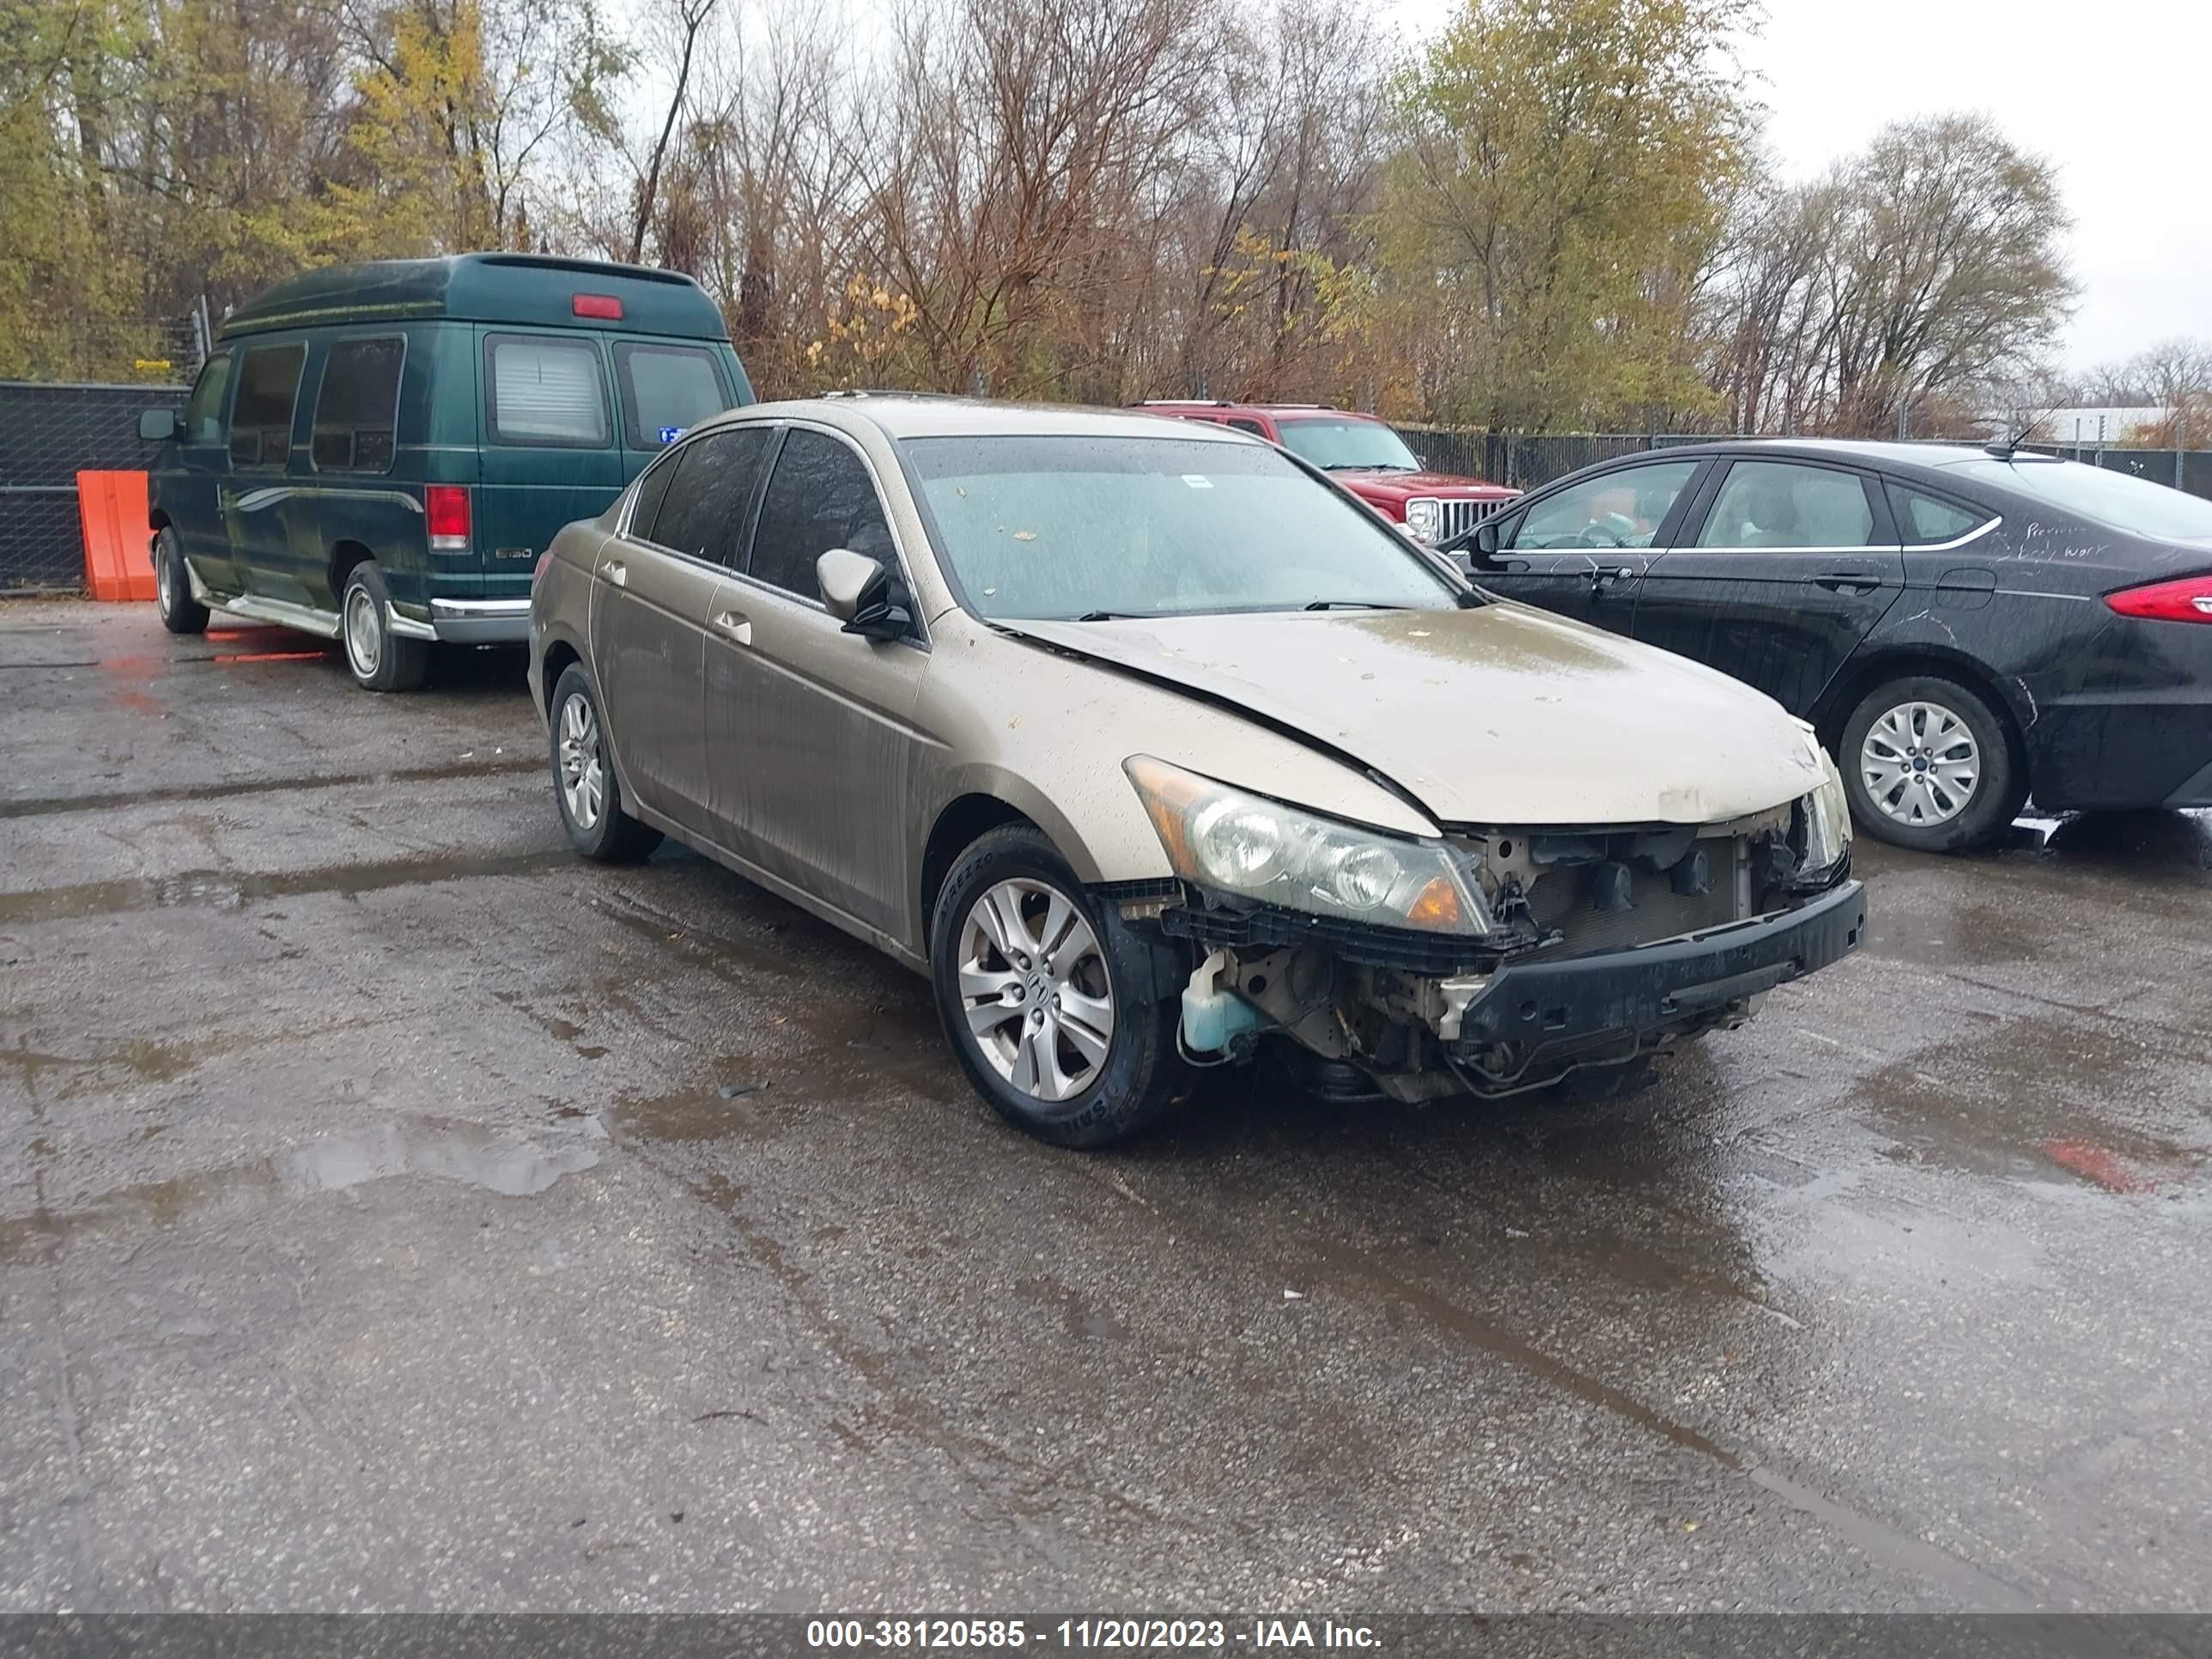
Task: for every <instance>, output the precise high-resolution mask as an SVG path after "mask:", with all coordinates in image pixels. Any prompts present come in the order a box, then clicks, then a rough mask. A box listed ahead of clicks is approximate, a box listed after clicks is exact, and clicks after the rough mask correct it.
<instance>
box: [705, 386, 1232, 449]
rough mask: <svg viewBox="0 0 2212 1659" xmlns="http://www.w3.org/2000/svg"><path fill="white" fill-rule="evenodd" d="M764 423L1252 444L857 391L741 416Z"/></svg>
mask: <svg viewBox="0 0 2212 1659" xmlns="http://www.w3.org/2000/svg"><path fill="white" fill-rule="evenodd" d="M743 413H744V416H746V417H747V418H749V419H753V420H758V419H761V418H763V417H767V418H770V419H775V418H781V419H786V420H792V419H800V418H805V419H810V420H817V421H826V422H829V423H830V424H831V425H833V426H843V425H848V424H852V423H854V422H857V421H866V422H871V423H872V424H873V425H874V426H876V427H877V428H878V429H880V430H881V431H883V432H884V434H886V435H888V436H890V437H893V438H957V437H986V436H991V437H1004V436H1009V435H1019V436H1024V437H1030V436H1058V437H1073V438H1177V439H1182V440H1185V441H1194V442H1199V443H1231V444H1249V443H1255V442H1257V440H1256V439H1253V438H1249V437H1247V436H1245V435H1243V433H1240V432H1232V431H1231V430H1229V429H1228V428H1225V427H1212V426H1203V425H1197V424H1194V423H1193V422H1188V421H1178V420H1176V419H1174V418H1172V417H1171V416H1163V415H1148V414H1144V413H1140V412H1138V411H1135V410H1127V411H1124V410H1112V409H1082V408H1078V407H1075V406H1073V405H1071V404H1017V403H996V402H992V401H989V400H987V399H984V398H947V397H939V396H934V395H932V394H927V393H902V392H860V393H854V394H849V395H843V396H832V397H826V398H793V399H792V400H790V401H789V402H786V403H775V404H753V405H751V406H750V407H749V408H747V409H745V410H744V411H743Z"/></svg>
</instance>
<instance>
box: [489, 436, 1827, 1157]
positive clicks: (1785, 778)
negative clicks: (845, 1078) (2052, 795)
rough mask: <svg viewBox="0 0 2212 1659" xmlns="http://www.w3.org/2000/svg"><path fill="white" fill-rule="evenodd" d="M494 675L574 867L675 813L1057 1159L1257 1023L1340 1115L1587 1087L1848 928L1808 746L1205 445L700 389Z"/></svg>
mask: <svg viewBox="0 0 2212 1659" xmlns="http://www.w3.org/2000/svg"><path fill="white" fill-rule="evenodd" d="M530 678H531V686H532V691H533V692H534V693H535V695H536V696H537V698H538V706H539V708H540V709H541V710H542V711H543V712H544V716H545V718H546V720H547V724H548V726H549V729H550V740H551V741H550V748H551V761H552V769H553V775H554V783H555V791H554V793H555V797H556V802H557V805H558V807H559V811H560V813H561V817H562V823H563V824H564V825H565V826H566V828H567V830H568V836H569V838H570V840H571V841H572V842H574V845H575V847H576V848H577V850H578V851H580V853H582V854H584V855H585V856H586V857H588V858H592V859H598V860H607V861H615V860H625V859H636V858H640V857H642V856H644V855H645V854H647V853H648V852H650V851H651V850H652V848H653V847H654V846H655V845H656V844H658V843H659V841H660V840H661V838H662V837H663V836H676V837H677V838H678V839H679V840H682V841H684V842H688V843H690V845H691V846H693V847H695V848H698V849H699V850H700V851H701V852H702V853H705V854H708V856H710V857H712V858H714V859H715V860H718V861H720V863H722V864H725V865H726V866H729V868H731V869H732V870H734V871H736V872H738V874H740V875H742V876H744V878H747V879H748V880H750V881H753V882H757V883H758V884H760V885H761V886H763V887H764V888H766V889H768V890H769V891H771V892H773V893H776V894H778V895H780V896H782V897H784V898H786V899H788V900H789V901H790V902H793V903H794V904H796V905H799V906H800V907H801V908H805V909H806V910H810V911H811V912H813V913H814V914H815V915H818V916H820V917H822V918H823V919H824V920H825V921H829V922H830V923H832V924H834V925H835V926H836V927H842V928H843V929H845V930H846V931H847V932H848V933H852V934H854V935H856V936H857V937H859V938H860V939H866V940H867V941H868V942H869V943H870V944H872V945H876V946H878V948H880V949H881V950H884V951H887V952H889V953H890V955H892V956H893V957H896V958H898V959H899V960H900V961H901V962H903V963H907V964H908V966H910V967H913V968H915V969H919V970H921V972H923V973H925V974H927V975H928V977H929V979H930V981H931V983H932V984H933V986H934V987H935V989H936V996H937V1004H938V1008H939V1013H940V1014H941V1016H942V1018H943V1020H944V1024H945V1032H946V1035H947V1036H948V1037H949V1039H950V1040H951V1044H952V1048H953V1050H954V1052H955V1053H956V1054H957V1055H958V1056H959V1059H960V1063H961V1065H962V1066H963V1067H964V1068H965V1070H966V1071H967V1073H968V1075H969V1078H970V1079H973V1080H974V1083H975V1087H976V1088H977V1089H978V1090H979V1091H981V1093H982V1094H983V1096H984V1097H986V1098H987V1099H988V1100H989V1101H990V1103H992V1104H993V1105H994V1106H995V1107H996V1108H997V1109H999V1110H1000V1112H1001V1113H1003V1114H1004V1115H1006V1117H1007V1118H1008V1119H1009V1120H1011V1121H1012V1122H1014V1123H1016V1124H1018V1125H1019V1126H1020V1127H1023V1128H1024V1129H1027V1130H1029V1131H1030V1132H1031V1133H1036V1134H1038V1135H1041V1136H1042V1137H1044V1138H1046V1139H1049V1140H1053V1141H1056V1142H1059V1143H1060V1144H1062V1145H1065V1146H1100V1145H1103V1144H1104V1143H1106V1142H1108V1141H1111V1140H1113V1139H1116V1138H1118V1137H1121V1136H1123V1135H1127V1134H1128V1133H1132V1132H1133V1131H1135V1130H1137V1129H1139V1128H1141V1127H1144V1126H1145V1125H1146V1124H1147V1123H1149V1122H1152V1121H1153V1120H1155V1119H1157V1118H1158V1116H1159V1115H1161V1114H1162V1113H1163V1112H1164V1111H1165V1110H1166V1109H1168V1108H1169V1107H1170V1105H1171V1104H1172V1103H1174V1102H1175V1101H1176V1100H1177V1099H1178V1098H1180V1097H1182V1095H1183V1094H1184V1093H1186V1092H1187V1091H1188V1089H1189V1087H1190V1085H1191V1083H1192V1081H1193V1079H1194V1077H1195V1076H1196V1074H1197V1073H1198V1072H1199V1070H1200V1068H1202V1067H1206V1066H1224V1065H1232V1064H1237V1063H1239V1062H1242V1061H1244V1060H1249V1059H1250V1058H1251V1057H1252V1056H1253V1054H1254V1053H1255V1049H1257V1048H1259V1047H1260V1046H1261V1045H1263V1044H1269V1045H1277V1046H1278V1047H1279V1048H1282V1049H1283V1050H1284V1053H1285V1059H1287V1060H1292V1061H1293V1062H1295V1063H1296V1064H1297V1065H1298V1066H1302V1067H1304V1073H1305V1075H1306V1077H1307V1079H1309V1080H1310V1082H1311V1084H1312V1085H1313V1086H1316V1087H1317V1088H1321V1089H1323V1090H1325V1091H1334V1092H1337V1093H1340V1094H1343V1095H1345V1096H1347V1097H1358V1096H1361V1095H1364V1096H1365V1097H1370V1098H1372V1097H1376V1096H1388V1097H1394V1098H1395V1099H1398V1100H1404V1101H1417V1100H1426V1099H1431V1098H1437V1097H1445V1096H1458V1097H1478V1098H1480V1097H1497V1096H1502V1095H1510V1094H1516V1093H1519V1092H1522V1091H1528V1090H1534V1089H1542V1088H1547V1087H1551V1086H1553V1085H1561V1086H1562V1087H1564V1088H1566V1089H1572V1090H1583V1089H1589V1090H1594V1091H1597V1092H1609V1091H1613V1090H1615V1089H1618V1088H1620V1087H1622V1086H1626V1085H1628V1084H1631V1083H1632V1082H1635V1081H1639V1080H1641V1079H1643V1078H1644V1076H1645V1075H1647V1074H1648V1071H1649V1067H1650V1061H1651V1060H1652V1057H1653V1056H1654V1055H1656V1054H1660V1053H1662V1052H1664V1051H1665V1050H1666V1049H1668V1048H1670V1047H1672V1046H1673V1045H1674V1044H1676V1043H1678V1042H1682V1041H1684V1040H1686V1039H1687V1038H1690V1037H1692V1036H1696V1035H1698V1034H1699V1033H1700V1032H1703V1031H1705V1030H1711V1029H1713V1028H1715V1027H1718V1026H1725V1025H1731V1024H1737V1023H1739V1022H1741V1020H1743V1019H1744V1018H1747V1017H1748V1016H1749V1015H1750V1014H1751V1013H1752V1012H1753V1011H1754V1010H1755V1009H1756V1008H1757V1006H1758V1005H1759V1000H1760V999H1761V998H1762V997H1763V995H1764V994H1765V992H1766V991H1767V990H1769V989H1770V988H1771V987H1773V986H1776V985H1778V984H1780V983H1782V982H1783V981H1785V980H1790V979H1793V978H1795V977H1796V976H1798V975H1802V974H1805V973H1808V972H1810V971H1812V970H1813V969H1818V968H1820V967H1824V966H1826V964H1827V963H1832V962H1833V961H1835V960H1836V959H1837V958H1838V957H1841V956H1843V955H1844V953H1846V952H1847V951H1850V950H1851V949H1852V948H1853V947H1854V946H1856V945H1857V943H1858V942H1859V939H1861V937H1862V935H1863V931H1864V927H1865V915H1866V911H1865V902H1864V896H1863V891H1862V890H1861V888H1860V885H1859V884H1858V883H1857V882H1856V881H1854V880H1852V879H1851V878H1850V820H1849V817H1848V814H1847V813H1846V811H1845V810H1844V797H1843V791H1842V785H1841V782H1840V781H1839V779H1838V775H1837V773H1836V769H1835V767H1834V765H1833V764H1832V763H1831V762H1830V760H1829V759H1828V757H1827V756H1826V754H1825V753H1824V752H1823V750H1821V748H1820V744H1818V742H1817V741H1815V739H1814V737H1813V735H1812V732H1811V729H1810V728H1809V727H1808V726H1805V725H1804V724H1803V723H1802V722H1801V721H1798V720H1793V719H1791V718H1790V716H1789V715H1788V714H1784V712H1783V710H1782V709H1781V708H1779V707H1778V706H1777V705H1776V704H1775V703H1773V702H1771V701H1769V700H1768V699H1767V698H1766V697H1765V696H1762V695H1760V694H1759V693H1758V692H1756V691H1753V690H1750V689H1748V688H1747V687H1746V686H1744V685H1741V684H1738V683H1737V682H1735V681H1734V680H1731V679H1729V678H1725V677H1724V676H1723V675H1721V674H1718V673H1716V672H1714V671H1711V670H1709V669H1706V668H1703V667H1700V666H1698V665H1695V664H1692V663H1689V662H1686V661H1685V660H1683V659H1680V658H1678V657H1674V656H1669V655H1668V654H1666V653H1662V652H1659V651H1655V650H1652V649H1650V648H1649V647H1644V646H1639V645H1636V644H1634V643H1632V642H1631V641H1626V640H1623V639H1620V638H1619V637H1617V636H1615V635H1611V634H1607V633H1602V632H1600V631H1599V630H1597V629H1592V628H1589V627H1585V626H1583V625H1581V624H1579V623H1572V622H1569V621H1565V620H1564V619H1562V618H1559V617H1554V616H1552V615H1549V614H1547V613H1546V612H1544V611H1535V610H1531V609H1528V608H1527V607H1524V606H1522V605H1516V604H1512V603H1510V602H1508V601H1504V600H1501V599H1496V598H1494V597H1492V595H1490V594H1488V593H1486V592H1483V591H1482V590H1480V588H1478V587H1474V586H1469V585H1468V582H1467V580H1465V579H1464V578H1463V577H1462V575H1461V574H1459V573H1458V572H1457V571H1456V570H1455V569H1454V568H1452V567H1450V566H1449V564H1447V563H1446V562H1443V560H1441V559H1439V558H1437V556H1433V555H1431V554H1430V553H1428V552H1426V551H1425V550H1423V549H1421V548H1420V547H1419V546H1417V545H1415V544H1413V543H1412V542H1410V541H1408V540H1407V538H1405V537H1404V536H1403V535H1402V534H1401V533H1400V532H1397V531H1395V530H1394V529H1393V528H1392V527H1390V526H1389V525H1387V524H1385V523H1383V521H1382V520H1379V519H1378V518H1376V515H1375V514H1374V513H1373V512H1372V511H1371V510H1370V509H1369V508H1367V507H1365V506H1364V505H1363V504H1362V503H1361V502H1359V501H1358V500H1357V499H1356V498H1354V497H1352V496H1351V495H1347V494H1346V492H1344V491H1343V490H1341V489H1339V488H1338V487H1337V486H1336V485H1334V483H1331V482H1330V481H1329V479H1328V476H1327V475H1326V474H1325V473H1323V472H1321V471H1316V470H1315V469H1313V468H1311V467H1310V466H1308V465H1306V464H1305V463H1304V462H1302V461H1300V460H1299V459H1297V457H1295V456H1292V455H1289V454H1286V453H1284V452H1282V451H1280V450H1278V449H1276V448H1275V447H1273V446H1271V445H1268V444H1266V443H1263V442H1260V441H1256V440H1254V439H1250V438H1247V437H1245V436H1243V435H1240V434H1237V433H1235V432H1231V431H1229V430H1227V429H1225V428H1205V427H1200V426H1194V425H1192V424H1189V423H1187V422H1179V421H1173V420H1168V419H1164V418H1160V417H1157V416H1146V415H1136V414H1117V413H1106V412H1092V411H1086V410H1071V409H1064V408H1036V407H1026V406H1018V405H1012V404H991V403H981V402H969V401H965V400H962V399H956V398H923V397H903V396H897V395H866V394H855V395H851V396H839V397H830V398H820V399H817V400H812V401H808V402H794V403H786V404H757V405H754V406H751V407H749V408H746V409H744V410H737V411H733V412H732V413H731V414H729V415H726V416H720V417H718V418H717V419H715V420H714V421H712V422H708V423H707V424H705V425H703V426H701V427H699V428H696V429H695V430H693V431H691V432H690V433H688V434H685V435H684V436H683V437H682V438H681V439H680V440H679V441H678V442H676V443H675V444H673V445H671V447H669V448H668V450H667V451H666V453H665V454H663V455H661V456H660V457H659V459H656V460H655V461H654V462H653V465H652V466H650V467H649V468H648V469H647V471H645V472H644V473H642V474H641V476H640V477H638V479H637V480H636V482H635V483H633V484H632V485H631V486H630V488H629V489H627V490H625V491H624V492H623V495H622V496H621V497H620V498H619V499H618V500H617V501H616V502H615V504H614V505H613V506H612V507H610V508H609V509H608V510H607V511H606V512H605V513H603V514H602V515H601V516H600V517H599V518H597V519H594V520H588V521H586V522H583V523H579V524H573V525H570V526H568V528H567V529H565V530H563V531H562V532H561V534H560V536H559V538H557V539H556V541H555V542H554V544H553V545H552V547H551V549H550V550H549V551H548V552H547V554H546V556H544V559H542V560H541V561H540V563H539V567H538V579H537V583H536V587H535V591H534V593H533V595H532V604H531V664H530Z"/></svg>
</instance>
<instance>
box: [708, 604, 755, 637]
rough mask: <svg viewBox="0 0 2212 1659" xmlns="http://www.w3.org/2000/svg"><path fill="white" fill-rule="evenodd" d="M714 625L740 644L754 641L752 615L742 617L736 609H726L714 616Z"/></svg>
mask: <svg viewBox="0 0 2212 1659" xmlns="http://www.w3.org/2000/svg"><path fill="white" fill-rule="evenodd" d="M714 626H715V627H717V628H719V629H721V630H722V631H723V632H724V633H725V634H727V635H729V636H730V637H731V638H732V639H733V640H735V641H737V642H738V644H739V645H750V644H751V643H752V642H753V623H752V618H751V617H740V616H739V615H738V613H737V612H736V611H723V612H722V613H721V614H720V615H719V616H717V617H715V618H714Z"/></svg>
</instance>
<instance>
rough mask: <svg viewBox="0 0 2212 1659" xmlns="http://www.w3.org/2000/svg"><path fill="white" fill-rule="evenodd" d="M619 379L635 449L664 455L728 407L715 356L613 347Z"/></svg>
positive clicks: (691, 350)
mask: <svg viewBox="0 0 2212 1659" xmlns="http://www.w3.org/2000/svg"><path fill="white" fill-rule="evenodd" d="M615 379H616V380H617V381H618V382H619V383H620V384H621V386H622V394H623V410H624V411H625V412H626V414H627V416H628V420H629V444H630V447H631V448H633V449H662V448H665V447H667V446H668V445H670V444H672V443H674V442H675V441H677V439H678V438H679V437H681V436H683V435H684V433H686V432H688V431H690V429H691V428H693V427H695V426H696V425H698V424H699V422H702V421H703V420H705V419H707V418H708V416H713V415H719V414H720V413H721V412H722V411H723V410H726V409H727V408H728V407H729V406H730V396H729V393H728V392H726V390H725V389H724V388H723V386H722V374H721V371H720V369H719V368H716V367H715V364H714V354H713V353H712V352H709V351H705V350H702V349H700V348H699V347H697V346H666V345H638V344H635V343H630V342H627V341H625V342H622V343H617V345H616V347H615Z"/></svg>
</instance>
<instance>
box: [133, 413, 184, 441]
mask: <svg viewBox="0 0 2212 1659" xmlns="http://www.w3.org/2000/svg"><path fill="white" fill-rule="evenodd" d="M176 435H177V411H176V410H173V409H148V410H141V411H140V412H139V416H138V436H139V437H140V439H141V440H143V441H144V442H147V443H149V444H165V443H167V442H168V441H169V440H170V439H172V438H173V437H175V436H176Z"/></svg>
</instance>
